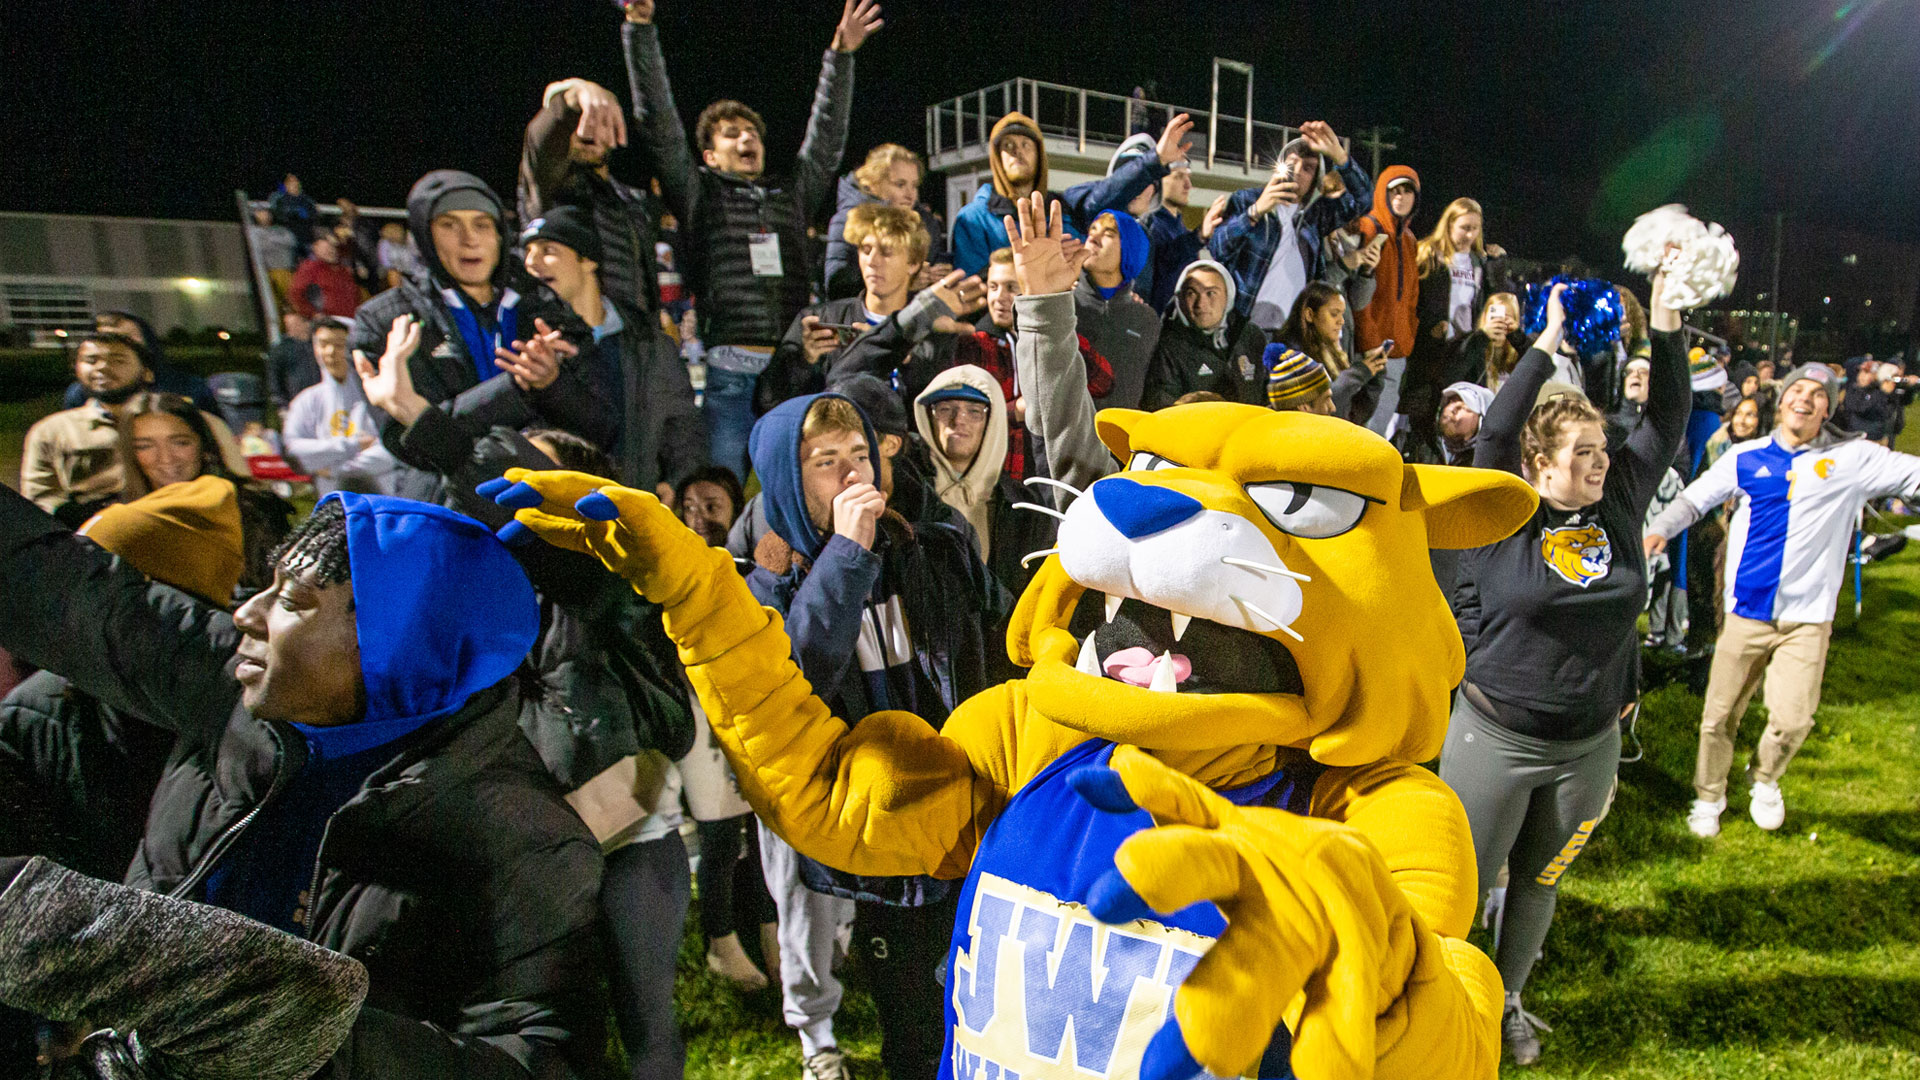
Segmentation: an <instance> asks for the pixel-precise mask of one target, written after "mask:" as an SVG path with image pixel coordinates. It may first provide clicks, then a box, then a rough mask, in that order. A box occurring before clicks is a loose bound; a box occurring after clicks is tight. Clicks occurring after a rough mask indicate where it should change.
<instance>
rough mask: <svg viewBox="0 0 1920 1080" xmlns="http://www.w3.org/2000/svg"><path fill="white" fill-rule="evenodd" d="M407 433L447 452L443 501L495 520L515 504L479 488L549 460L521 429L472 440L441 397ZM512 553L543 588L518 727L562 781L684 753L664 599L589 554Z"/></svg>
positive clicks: (426, 451)
mask: <svg viewBox="0 0 1920 1080" xmlns="http://www.w3.org/2000/svg"><path fill="white" fill-rule="evenodd" d="M406 444H407V445H408V447H409V448H410V449H412V450H413V451H414V452H416V453H418V454H420V455H421V456H422V457H426V458H431V459H433V460H434V461H436V462H438V463H440V465H441V473H442V475H443V476H444V477H445V478H446V492H447V505H448V506H450V507H452V508H453V509H455V510H458V511H460V512H461V513H463V514H466V515H467V516H468V517H471V518H473V519H475V520H476V521H480V522H482V523H484V524H486V525H487V526H488V527H489V528H492V529H494V530H496V531H497V530H498V529H499V528H500V527H501V526H503V525H505V524H506V523H507V522H508V521H510V520H512V518H513V512H512V511H511V510H508V509H507V508H506V507H503V506H501V505H500V504H498V503H496V502H494V501H493V500H492V499H489V498H487V497H486V496H484V495H481V494H479V493H478V492H476V491H475V490H474V489H475V488H476V487H477V486H478V485H480V484H481V483H483V482H485V481H488V480H491V479H493V478H495V477H497V476H500V475H501V474H502V473H505V472H506V471H507V470H508V469H509V468H512V467H513V466H515V465H518V466H522V467H524V468H529V469H551V468H553V467H554V464H553V462H552V461H551V460H550V459H549V458H548V457H547V456H546V455H545V454H543V453H541V452H540V451H539V449H537V448H536V447H535V446H534V445H533V444H532V443H530V442H528V441H527V440H526V439H525V438H523V437H522V436H521V435H520V434H519V433H518V432H515V431H510V430H507V429H505V428H499V429H495V430H494V431H492V432H491V433H489V434H487V435H485V436H483V437H481V438H480V439H479V440H478V441H471V442H470V441H468V440H466V439H465V438H464V437H462V435H461V434H460V431H459V428H458V425H456V424H454V423H453V422H452V421H451V420H450V419H449V418H448V417H447V414H446V413H444V412H442V411H441V410H439V409H430V410H428V411H427V412H425V413H422V414H421V416H420V419H418V420H416V421H414V423H413V426H412V427H410V428H408V429H407V434H406ZM514 557H515V559H517V560H518V561H519V563H520V565H521V567H522V568H523V569H525V570H526V572H527V579H528V580H529V581H531V582H533V587H534V589H535V590H536V591H537V592H538V593H539V594H540V639H539V641H538V643H537V644H535V645H534V647H533V652H532V653H531V654H530V656H529V657H528V661H529V663H530V664H531V666H532V669H533V675H534V687H533V688H532V691H533V692H531V693H529V694H528V695H527V697H526V700H525V701H524V703H523V705H522V708H521V711H520V728H521V730H522V731H524V732H526V735H527V740H528V741H529V742H531V743H533V746H534V749H535V750H537V751H538V752H539V754H540V759H541V760H542V761H544V762H546V764H547V771H548V772H551V773H552V774H553V776H554V779H556V780H558V781H560V786H561V788H563V789H564V790H567V791H572V790H573V789H575V788H577V787H579V786H580V785H582V784H584V783H586V782H587V781H589V780H591V779H593V778H594V777H595V776H598V775H599V774H600V773H601V772H602V771H603V770H605V769H607V768H610V767H611V766H613V765H614V764H615V763H617V762H619V761H620V759H621V758H624V757H627V756H629V755H632V754H637V753H639V752H640V751H642V750H658V751H660V752H661V753H662V754H665V755H666V756H667V757H668V758H669V759H671V760H678V759H680V758H682V757H685V756H686V753H687V751H688V750H689V749H691V748H692V746H693V734H694V728H693V713H692V710H691V709H690V708H689V706H688V704H687V693H686V690H685V689H683V685H684V684H683V683H682V682H681V674H680V673H681V668H680V664H679V658H678V654H677V653H676V652H675V651H674V647H673V644H672V643H671V642H669V641H668V640H667V634H666V629H665V627H663V626H662V625H661V622H660V616H661V612H660V607H659V605H657V604H652V603H649V602H647V601H646V600H643V599H641V597H640V595H639V594H638V593H636V592H634V591H633V587H632V586H631V585H629V584H627V582H626V581H625V580H624V579H622V578H620V577H619V576H617V575H615V574H613V573H612V572H610V571H608V570H607V568H606V567H605V566H602V565H601V564H600V560H598V559H596V558H593V557H592V556H589V555H582V554H580V553H579V552H574V551H563V550H561V549H560V548H556V547H553V546H551V545H548V544H526V545H522V546H520V547H517V548H515V549H514Z"/></svg>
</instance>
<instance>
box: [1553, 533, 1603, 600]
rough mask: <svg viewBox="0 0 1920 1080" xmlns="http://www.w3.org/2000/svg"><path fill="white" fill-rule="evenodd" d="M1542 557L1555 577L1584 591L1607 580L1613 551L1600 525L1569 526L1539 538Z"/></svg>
mask: <svg viewBox="0 0 1920 1080" xmlns="http://www.w3.org/2000/svg"><path fill="white" fill-rule="evenodd" d="M1540 557H1541V558H1543V559H1545V560H1547V565H1548V566H1549V567H1552V569H1553V572H1554V573H1556V574H1559V575H1560V576H1561V577H1563V578H1565V579H1566V580H1567V581H1568V582H1569V583H1570V584H1574V585H1578V586H1580V587H1581V588H1583V589H1584V588H1586V587H1587V586H1588V585H1591V584H1593V583H1594V582H1596V581H1599V580H1600V579H1601V578H1603V577H1606V576H1607V568H1608V567H1610V566H1612V565H1613V547H1612V546H1611V545H1610V544H1608V543H1607V532H1606V530H1605V529H1602V528H1601V527H1600V526H1598V525H1568V526H1565V527H1563V528H1558V529H1548V530H1546V531H1545V532H1543V533H1541V534H1540Z"/></svg>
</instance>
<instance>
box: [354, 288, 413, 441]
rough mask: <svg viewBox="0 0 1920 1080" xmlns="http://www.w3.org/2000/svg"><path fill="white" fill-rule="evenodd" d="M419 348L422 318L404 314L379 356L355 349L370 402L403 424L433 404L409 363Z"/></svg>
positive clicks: (357, 368)
mask: <svg viewBox="0 0 1920 1080" xmlns="http://www.w3.org/2000/svg"><path fill="white" fill-rule="evenodd" d="M419 348H420V320H419V318H417V317H416V316H413V315H401V316H399V317H397V318H395V319H394V320H393V325H392V326H391V327H389V328H388V330H387V349H386V351H385V352H383V353H381V354H380V358H379V359H378V360H369V359H367V354H366V353H364V352H361V351H360V350H359V349H355V350H353V369H354V371H355V372H356V373H357V374H358V375H359V376H360V391H361V393H364V394H365V395H367V403H368V404H370V405H372V406H373V407H374V408H376V409H379V410H380V411H381V412H384V413H386V414H387V415H388V416H391V417H393V418H394V419H395V420H398V421H400V422H401V423H402V424H411V423H413V422H414V421H415V420H417V419H419V418H420V414H421V413H423V412H426V411H427V410H428V409H430V408H432V407H433V403H432V402H430V401H428V400H427V399H426V398H423V397H421V396H420V395H419V393H417V392H416V391H415V390H414V388H413V370H412V369H411V368H409V367H408V366H407V362H408V361H409V360H411V359H413V354H414V352H415V350H417V349H419Z"/></svg>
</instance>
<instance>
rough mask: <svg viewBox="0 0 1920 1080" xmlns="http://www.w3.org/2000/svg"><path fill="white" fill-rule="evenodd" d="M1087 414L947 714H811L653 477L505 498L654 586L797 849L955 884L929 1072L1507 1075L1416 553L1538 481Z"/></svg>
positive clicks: (575, 545) (727, 741)
mask: <svg viewBox="0 0 1920 1080" xmlns="http://www.w3.org/2000/svg"><path fill="white" fill-rule="evenodd" d="M1098 427H1099V435H1100V438H1101V440H1102V441H1103V442H1104V443H1105V444H1106V446H1107V448H1108V449H1110V450H1111V451H1112V452H1113V454H1114V455H1115V457H1116V458H1117V459H1118V460H1119V461H1121V462H1124V463H1126V468H1125V469H1124V471H1121V472H1118V473H1115V474H1113V475H1110V476H1107V477H1105V478H1103V479H1100V480H1098V481H1096V482H1094V483H1093V484H1091V485H1090V486H1089V487H1088V489H1087V490H1086V492H1085V493H1084V494H1081V495H1079V496H1078V497H1077V498H1075V499H1074V500H1073V501H1072V503H1071V504H1070V505H1069V507H1068V509H1067V512H1066V515H1065V519H1064V521H1063V523H1062V525H1061V528H1060V532H1059V542H1058V544H1059V546H1058V548H1057V549H1056V551H1055V552H1054V553H1053V554H1052V555H1050V556H1049V557H1048V558H1047V561H1046V563H1045V564H1044V566H1042V568H1041V569H1040V571H1039V573H1038V574H1037V575H1036V576H1035V578H1034V580H1033V582H1032V583H1031V584H1030V585H1029V587H1028V588H1027V590H1026V592H1025V593H1024V594H1023V595H1022V596H1021V598H1020V603H1019V607H1018V608H1017V609H1016V611H1015V615H1014V618H1013V621H1012V623H1011V625H1010V628H1009V632H1008V649H1009V652H1010V654H1011V655H1012V657H1013V659H1014V660H1015V661H1016V662H1018V663H1020V664H1021V665H1023V666H1026V667H1028V668H1030V669H1031V670H1030V673H1029V674H1028V676H1027V677H1026V678H1024V679H1020V680H1015V681H1012V682H1007V683H1003V684H1001V685H999V686H997V687H994V688H993V689H991V690H989V691H986V692H984V693H981V694H978V695H976V696H974V697H972V698H970V699H968V700H967V701H965V702H963V703H961V704H960V706H959V707H958V708H957V709H956V710H955V711H954V713H953V714H952V716H951V717H950V718H949V719H948V720H947V723H946V725H945V727H944V728H943V729H942V730H940V731H938V732H936V731H935V730H934V729H933V728H932V727H930V726H929V725H928V724H927V723H926V722H925V721H922V720H920V719H919V718H918V717H915V716H912V715H910V714H907V713H903V712H883V713H877V714H875V715H873V716H869V717H866V718H864V719H859V722H858V723H849V722H848V721H847V719H843V718H839V717H835V716H833V715H831V714H830V712H829V711H828V709H827V707H826V706H825V705H824V704H822V702H821V701H820V700H819V699H818V698H817V697H815V696H814V695H813V692H812V690H811V688H810V687H809V686H808V684H807V682H806V680H805V679H804V678H802V677H801V674H800V671H799V669H798V668H797V667H796V666H795V665H794V663H793V661H792V659H791V657H790V646H789V643H788V640H787V637H786V635H785V633H784V632H783V630H782V623H781V620H780V618H779V616H778V615H776V614H775V613H774V612H772V611H770V610H768V609H766V608H763V607H761V606H760V605H759V604H758V603H756V602H755V601H754V599H753V596H752V595H751V594H750V593H749V592H748V591H747V587H746V585H745V584H744V583H743V582H742V580H741V578H740V576H739V574H738V573H736V572H735V570H734V568H733V564H732V561H731V560H730V559H729V558H728V556H727V554H726V553H725V552H723V551H720V550H717V549H713V548H709V547H707V546H706V545H705V544H704V543H703V542H701V540H700V539H699V538H698V537H697V536H695V535H694V534H693V533H692V532H690V531H689V530H688V529H687V528H686V527H685V526H684V525H682V524H681V523H680V522H679V521H678V520H677V519H675V517H674V516H673V514H672V513H671V512H670V511H669V510H668V509H667V508H666V507H664V506H662V505H661V504H660V502H659V501H658V500H657V499H655V498H654V496H653V495H651V494H649V493H646V492H640V491H634V490H630V489H626V488H621V487H615V486H610V485H609V484H608V483H607V481H605V480H601V479H598V478H595V477H591V476H586V475H583V474H579V473H568V472H540V473H530V472H527V471H526V470H513V471H511V472H509V473H508V474H507V479H508V480H509V481H512V482H514V483H515V485H516V486H515V487H514V488H512V489H510V490H508V491H506V492H505V493H503V494H501V495H500V496H499V498H500V499H501V500H502V501H503V502H506V503H507V504H508V505H513V506H516V507H519V508H520V509H519V513H518V515H517V519H516V520H517V521H518V522H519V523H520V524H521V526H522V527H524V528H528V529H531V530H532V531H534V532H535V533H537V534H539V535H540V536H542V537H543V538H545V539H546V540H548V541H549V542H551V543H554V544H558V545H561V546H564V547H568V548H572V549H574V550H579V551H586V552H590V553H592V554H594V555H596V556H598V557H599V558H600V559H601V560H602V561H603V562H605V563H606V565H607V566H608V567H609V568H611V569H612V570H613V571H614V572H615V573H618V574H620V575H622V576H623V577H625V578H626V579H627V580H629V581H630V582H632V583H633V586H634V587H635V588H636V589H637V590H639V592H640V593H641V594H642V595H644V596H646V597H647V598H648V599H650V600H654V601H656V602H658V603H660V604H661V605H662V606H663V607H664V608H665V611H666V628H667V633H668V634H669V636H671V637H672V638H673V640H674V642H675V643H676V644H677V645H678V647H679V650H680V657H681V659H682V661H684V663H685V664H686V667H687V674H688V677H689V678H690V680H691V681H692V683H693V686H694V688H695V690H696V691H697V692H698V693H699V695H700V700H701V704H702V705H703V706H704V707H705V709H706V712H707V715H708V717H709V718H710V720H711V722H712V724H713V730H714V734H715V735H716V736H718V738H719V739H720V742H721V744H722V745H723V746H724V748H725V750H726V752H727V755H728V757H729V758H731V759H732V761H733V764H734V768H735V769H736V771H737V773H738V776H739V780H740V785H741V788H742V790H743V791H744V792H745V794H746V797H747V799H748V801H749V802H751V803H752V804H753V807H754V809H755V811H757V812H758V813H759V814H760V816H761V817H762V819H763V820H765V821H766V822H767V823H768V824H769V825H770V826H771V827H772V828H773V829H774V830H775V831H776V832H778V833H779V834H780V835H781V836H782V837H784V838H786V840H787V841H788V842H790V843H791V844H792V845H793V846H794V847H795V848H796V849H798V850H799V851H801V852H802V853H804V854H806V855H809V856H811V857H813V858H815V859H818V860H820V861H821V862H824V863H827V864H828V865H830V866H835V867H839V868H841V869H844V870H847V871H850V872H853V873H859V874H872V875H888V874H932V875H935V876H938V877H944V878H949V879H964V884H963V886H962V892H961V895H960V905H959V915H958V919H957V921H956V924H955V927H954V935H953V942H952V945H951V951H950V953H949V964H948V970H947V977H946V981H945V987H946V997H947V1004H946V1012H947V1020H948V1047H947V1057H946V1060H945V1064H944V1067H943V1070H942V1075H943V1077H944V1078H948V1080H1034V1078H1037V1077H1058V1078H1060V1080H1066V1078H1068V1077H1073V1078H1077V1080H1084V1078H1086V1077H1113V1078H1132V1077H1136V1076H1137V1077H1141V1078H1143V1080H1186V1078H1188V1077H1192V1076H1197V1075H1199V1074H1200V1073H1201V1072H1202V1071H1203V1070H1204V1071H1205V1072H1207V1073H1211V1074H1213V1075H1216V1076H1259V1077H1281V1076H1287V1075H1290V1073H1289V1069H1290V1068H1291V1069H1292V1070H1294V1071H1296V1072H1297V1073H1298V1074H1299V1075H1302V1076H1311V1077H1315V1078H1323V1077H1368V1076H1383V1077H1401V1076H1405V1077H1413V1076H1419V1077H1430V1078H1455V1077H1460V1078H1465V1077H1492V1076H1494V1075H1495V1073H1496V1071H1497V1067H1498V1062H1499V1054H1500V1045H1499V1033H1498V1026H1499V1018H1500V1011H1501V1004H1502V992H1501V986H1500V978H1499V975H1498V973H1497V972H1496V971H1495V970H1494V968H1493V965H1492V964H1491V963H1490V962H1489V961H1488V960H1487V958H1486V957H1485V956H1484V955H1482V954H1481V953H1480V952H1479V951H1478V950H1476V949H1474V948H1473V947H1472V946H1470V945H1468V944H1467V943H1466V942H1465V940H1464V938H1465V935H1466V932H1467V928H1468V925H1469V923H1470V922H1471V920H1472V917H1473V911H1474V906H1475V903H1476V901H1477V898H1476V897H1475V896H1474V882H1475V873H1474V867H1473V845H1472V842H1471V838H1470V836H1469V834H1468V829H1467V820H1466V815H1465V813H1464V812H1463V811H1462V810H1461V807H1460V804H1459V802H1458V801H1457V800H1456V799H1455V798H1454V796H1453V794H1452V793H1451V792H1450V791H1448V790H1447V788H1446V787H1445V786H1444V785H1443V784H1442V783H1441V782H1440V780H1439V778H1438V777H1436V776H1435V775H1434V774H1432V773H1431V772H1429V771H1427V770H1426V769H1424V768H1422V767H1421V766H1420V765H1419V764H1417V763H1418V762H1422V761H1426V760H1428V759H1431V758H1433V757H1434V756H1435V755H1437V754H1438V753H1439V750H1440V744H1441V741H1442V739H1443V737H1444V736H1445V733H1446V723H1447V715H1448V703H1449V693H1450V691H1451V689H1452V687H1453V686H1454V685H1455V684H1456V683H1458V682H1459V681H1460V678H1461V673H1462V669H1463V665H1464V654H1463V649H1462V646H1461V642H1460V636H1459V632H1458V631H1457V630H1456V629H1455V627H1454V623H1453V618H1452V613H1451V612H1450V610H1449V609H1448V606H1447V603H1446V601H1445V599H1444V598H1443V597H1442V596H1441V594H1440V590H1439V588H1438V587H1437V586H1436V585H1435V584H1434V580H1433V575H1432V573H1431V571H1430V569H1429V566H1428V561H1427V551H1428V548H1429V547H1436V548H1467V547H1475V546H1479V545H1482V544H1487V543H1491V542H1493V541H1496V540H1499V539H1501V538H1503V537H1505V536H1507V535H1509V534H1510V533H1511V532H1513V530H1514V529H1516V528H1518V527H1519V526H1520V525H1521V524H1522V523H1523V522H1525V521H1526V520H1527V519H1528V517H1529V516H1530V515H1531V514H1532V513H1533V510H1534V508H1535V506H1536V496H1535V495H1534V493H1533V491H1532V490H1531V489H1530V488H1529V487H1527V486H1526V485H1525V484H1524V483H1522V482H1521V481H1520V480H1519V479H1518V478H1516V477H1513V476H1511V475H1509V474H1506V473H1503V472H1497V471H1493V470H1478V469H1455V468H1448V467H1445V466H1432V465H1407V464H1404V463H1402V462H1401V461H1400V459H1399V457H1398V456H1397V455H1396V454H1395V452H1394V450H1393V449H1392V447H1390V446H1389V445H1388V444H1387V443H1386V442H1385V441H1384V440H1382V439H1380V438H1379V437H1378V436H1376V435H1374V434H1372V433H1371V432H1368V431H1367V430H1365V429H1364V428H1360V427H1357V426H1355V425H1352V424H1348V423H1346V422H1344V421H1341V420H1336V419H1333V418H1330V417H1321V416H1314V415H1309V414H1305V413H1280V412H1273V411H1270V410H1267V409H1262V408H1258V407H1255V406H1249V405H1238V404H1227V403H1201V404H1191V405H1185V406H1180V407H1176V408H1172V409H1166V410H1162V411H1160V412H1157V413H1152V414H1147V413H1140V412H1132V411H1126V410H1109V411H1107V412H1103V413H1101V414H1100V415H1099V422H1098ZM510 527H511V526H510Z"/></svg>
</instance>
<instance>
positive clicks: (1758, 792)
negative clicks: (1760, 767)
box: [1747, 781, 1787, 832]
mask: <svg viewBox="0 0 1920 1080" xmlns="http://www.w3.org/2000/svg"><path fill="white" fill-rule="evenodd" d="M1747 813H1748V814H1749V815H1751V816H1752V817H1753V823H1754V824H1755V825H1758V826H1760V827H1761V828H1763V829H1765V830H1767V831H1768V832H1772V831H1773V830H1775V829H1777V828H1779V827H1780V823H1781V822H1783V821H1785V820H1787V800H1785V799H1783V798H1781V797H1780V785H1779V784H1762V783H1760V782H1759V781H1755V782H1754V785H1753V801H1752V802H1750V803H1748V804H1747Z"/></svg>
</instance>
